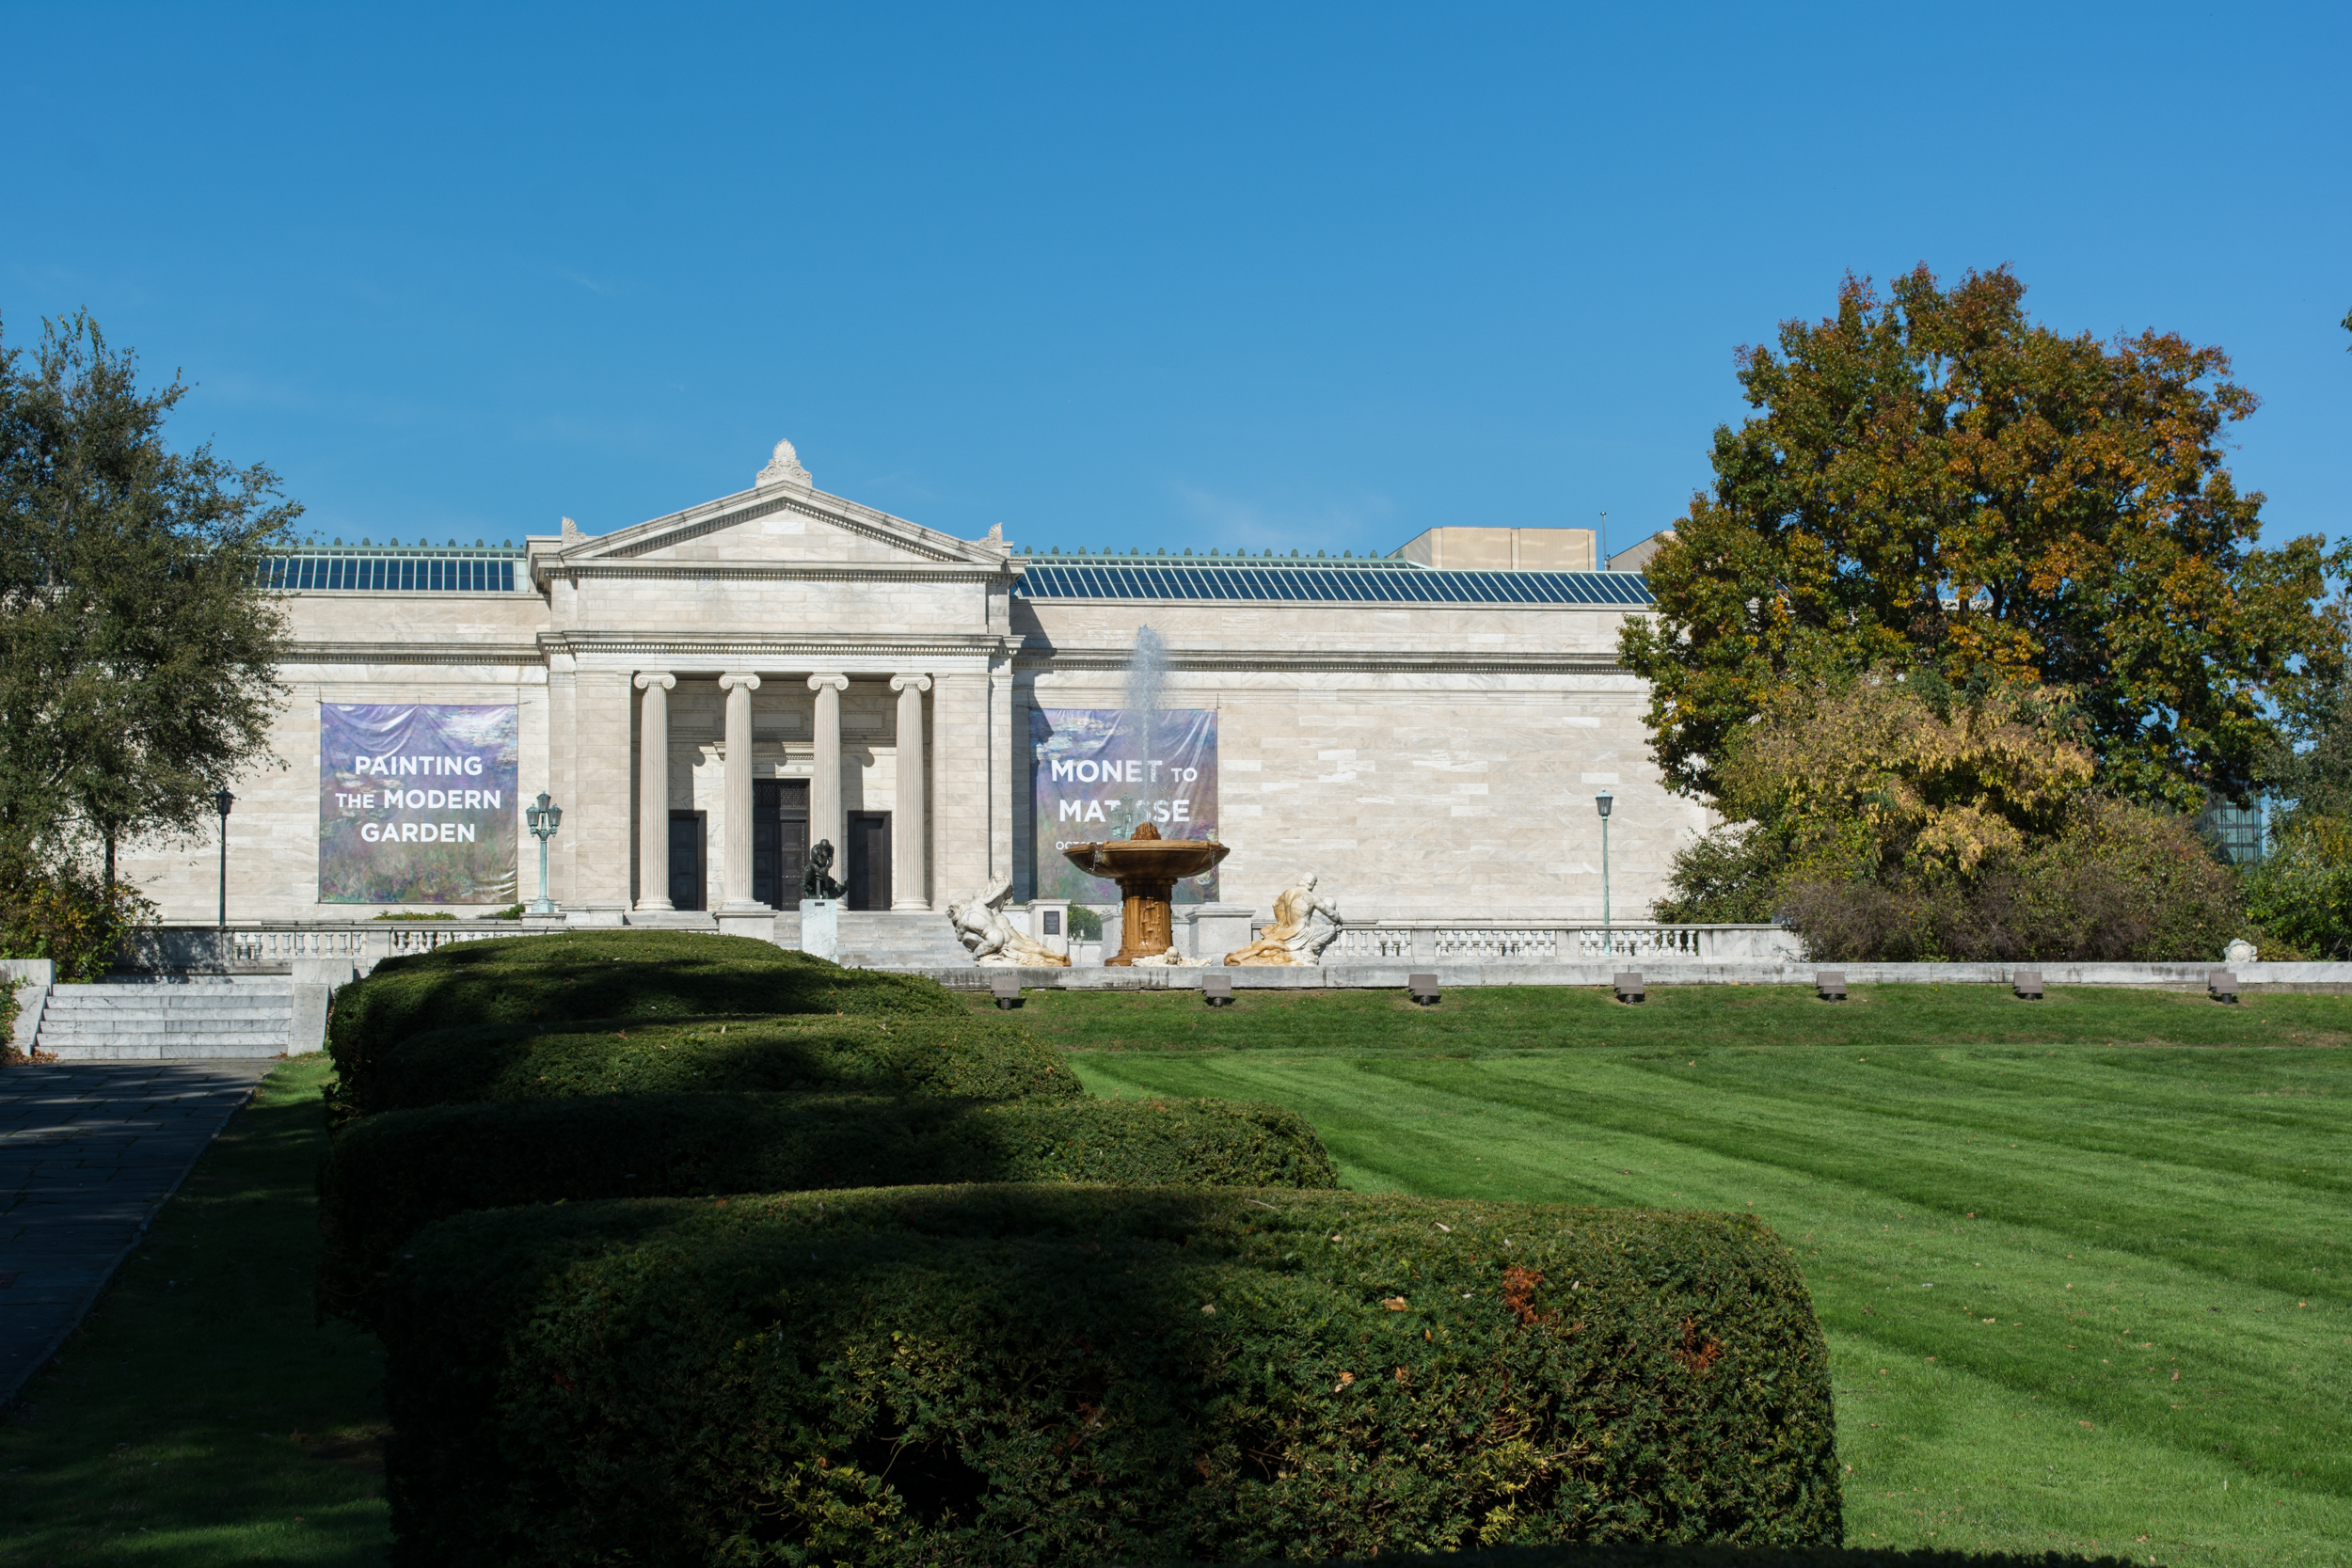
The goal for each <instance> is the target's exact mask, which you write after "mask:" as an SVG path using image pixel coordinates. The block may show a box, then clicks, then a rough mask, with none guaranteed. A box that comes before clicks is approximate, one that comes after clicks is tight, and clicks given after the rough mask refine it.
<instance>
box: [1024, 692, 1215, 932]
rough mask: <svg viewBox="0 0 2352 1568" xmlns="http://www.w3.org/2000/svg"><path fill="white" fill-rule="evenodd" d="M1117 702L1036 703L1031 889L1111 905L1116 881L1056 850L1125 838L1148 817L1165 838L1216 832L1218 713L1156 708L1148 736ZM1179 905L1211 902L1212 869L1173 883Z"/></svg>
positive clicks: (1206, 835)
mask: <svg viewBox="0 0 2352 1568" xmlns="http://www.w3.org/2000/svg"><path fill="white" fill-rule="evenodd" d="M1138 719H1139V715H1136V714H1133V713H1128V712H1125V711H1123V710H1121V709H1119V708H1089V707H1075V708H1073V707H1047V708H1037V707H1033V708H1031V709H1030V710H1029V746H1030V754H1031V755H1032V756H1033V757H1034V758H1035V759H1036V761H1035V768H1034V772H1035V777H1036V784H1035V786H1034V787H1035V795H1036V802H1037V805H1036V818H1035V821H1036V837H1035V843H1036V845H1037V896H1038V897H1040V898H1067V899H1069V900H1070V901H1071V902H1072V903H1073V904H1116V903H1118V902H1119V884H1118V883H1116V882H1113V881H1110V880H1108V879H1104V878H1101V877H1089V876H1088V875H1087V874H1086V873H1085V872H1083V871H1081V870H1079V869H1078V868H1077V867H1076V866H1074V865H1073V864H1071V863H1070V862H1069V861H1068V860H1067V859H1065V858H1064V857H1063V855H1062V849H1063V848H1064V847H1066V846H1069V845H1073V844H1092V843H1095V842H1097V841H1098V840H1102V839H1106V838H1125V837H1127V836H1129V834H1130V833H1132V832H1134V830H1135V827H1136V824H1137V823H1140V822H1150V823H1151V824H1152V826H1153V827H1155V828H1157V829H1158V830H1159V831H1160V836H1161V837H1162V838H1215V837H1216V712H1215V711H1214V710H1212V709H1208V708H1163V709H1161V710H1160V712H1159V715H1158V718H1157V721H1156V727H1155V730H1154V733H1153V735H1152V737H1151V738H1150V739H1149V740H1148V741H1147V740H1146V738H1145V737H1144V736H1141V735H1139V734H1137V733H1136V732H1137V731H1138V730H1139V729H1140V728H1141V725H1140V723H1139V722H1138ZM1176 902H1177V903H1179V904H1213V903H1215V902H1216V872H1215V871H1214V870H1212V871H1210V872H1208V873H1206V874H1205V875H1203V876H1199V877H1187V878H1185V879H1184V880H1183V881H1180V882H1178V883H1177V884H1176Z"/></svg>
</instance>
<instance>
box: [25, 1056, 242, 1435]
mask: <svg viewBox="0 0 2352 1568" xmlns="http://www.w3.org/2000/svg"><path fill="white" fill-rule="evenodd" d="M276 1065H277V1064H276V1063H275V1062H269V1061H204V1062H91V1063H75V1064H73V1065H72V1066H56V1065H46V1064H44V1065H37V1066H24V1067H8V1068H0V1408H4V1407H6V1406H7V1405H8V1403H10V1402H12V1401H14V1400H15V1398H16V1396H17V1394H18V1393H19V1392H20V1391H21V1390H22V1389H23V1388H24V1385H25V1384H26V1383H27V1382H28V1381H29V1380H30V1379H31V1378H32V1376H33V1374H34V1373H36V1372H38V1371H39V1370H40V1369H41V1368H43V1367H45V1366H47V1365H48V1364H49V1358H50V1357H51V1356H53V1355H55V1354H56V1353H57V1350H58V1348H59V1347H60V1346H61V1345H63V1344H64V1343H65V1338H66V1336H67V1335H69V1334H71V1333H72V1332H73V1330H74V1327H75V1326H76V1325H77V1324H79V1323H81V1321H82V1319H83V1317H84V1316H85V1315H87V1313H88V1311H89V1309H90V1307H91V1305H92V1304H93V1303H95V1302H96V1301H97V1299H98V1295H99V1292H100V1291H103V1290H104V1289H105V1288H106V1281H107V1280H109V1279H111V1278H113V1277H114V1272H115V1269H116V1268H117V1267H118V1266H119V1264H120V1263H121V1262H122V1259H124V1258H125V1257H126V1256H128V1255H129V1253H130V1250H131V1248H132V1247H134V1246H135V1245H137V1244H138V1242H139V1238H140V1237H141V1236H142V1235H143V1234H144V1233H145V1232H146V1229H147V1227H148V1223H149V1222H150V1221H151V1220H152V1219H153V1218H154V1217H155V1212H156V1211H157V1210H158V1209H161V1208H162V1207H163V1204H164V1200H165V1199H166V1198H167V1197H169V1196H171V1195H172V1193H173V1192H174V1191H175V1190H176V1189H177V1188H178V1187H179V1185H180V1182H181V1180H183V1178H184V1177H186V1175H187V1173H188V1171H189V1169H190V1167H192V1166H193V1165H194V1164H196V1161H197V1157H198V1156H199V1155H200V1154H202V1153H203V1152H204V1150H205V1148H206V1147H207V1146H209V1145H210V1144H211V1143H212V1141H213V1139H214V1137H215V1135H216V1134H217V1133H218V1132H220V1130H221V1129H222V1128H223V1127H225V1126H227V1125H228V1122H229V1118H230V1116H231V1115H233V1114H234V1113H235V1112H236V1110H237V1108H238V1107H239V1106H241V1105H243V1104H244V1103H245V1102H246V1101H247V1100H248V1099H250V1098H251V1097H252V1094H253V1089H254V1085H257V1084H259V1083H260V1082H261V1081H262V1074H264V1073H266V1072H267V1071H268V1070H269V1069H271V1068H272V1067H274V1066H276Z"/></svg>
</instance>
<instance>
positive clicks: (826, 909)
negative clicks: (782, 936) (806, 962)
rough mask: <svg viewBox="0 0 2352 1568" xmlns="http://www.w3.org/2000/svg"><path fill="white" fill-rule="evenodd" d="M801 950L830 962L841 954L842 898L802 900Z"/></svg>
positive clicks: (811, 956) (810, 955) (812, 956)
mask: <svg viewBox="0 0 2352 1568" xmlns="http://www.w3.org/2000/svg"><path fill="white" fill-rule="evenodd" d="M801 951H802V952H803V953H805V954H807V955H808V956H809V957H810V958H823V959H825V960H827V961H828V962H830V961H832V960H834V959H835V958H839V957H840V956H841V900H840V899H838V898H803V899H802V900H801Z"/></svg>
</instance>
